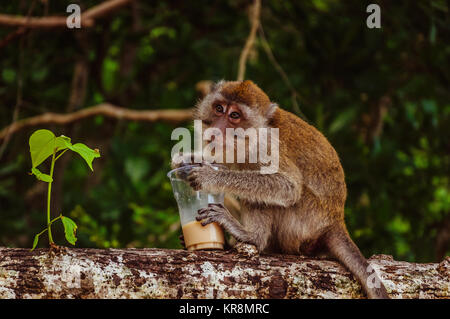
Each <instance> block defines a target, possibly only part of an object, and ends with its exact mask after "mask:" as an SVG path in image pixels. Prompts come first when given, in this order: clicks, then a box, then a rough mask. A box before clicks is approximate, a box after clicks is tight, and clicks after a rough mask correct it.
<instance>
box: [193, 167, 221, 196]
mask: <svg viewBox="0 0 450 319" xmlns="http://www.w3.org/2000/svg"><path fill="white" fill-rule="evenodd" d="M216 175H217V171H216V170H215V169H214V168H212V166H211V165H210V164H208V163H203V164H202V165H201V166H199V167H195V168H193V169H191V170H190V172H189V174H188V177H187V180H188V182H189V184H190V185H191V187H192V188H193V189H194V190H196V191H199V190H203V191H205V192H214V191H216V190H214V189H213V186H214V184H215V182H214V180H215V179H216Z"/></svg>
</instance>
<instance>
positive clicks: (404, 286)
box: [0, 248, 450, 298]
mask: <svg viewBox="0 0 450 319" xmlns="http://www.w3.org/2000/svg"><path fill="white" fill-rule="evenodd" d="M48 251H49V250H48V249H36V250H35V251H33V252H30V251H29V249H11V248H0V298H364V295H363V293H362V291H361V286H360V285H359V284H358V283H357V282H356V281H355V280H354V279H353V277H352V275H351V274H350V273H349V272H348V271H347V270H345V269H344V268H343V267H342V266H341V265H340V264H339V263H337V262H335V261H329V260H323V259H311V258H306V257H302V256H290V255H262V256H256V257H252V258H249V257H246V256H244V255H242V254H236V253H234V252H232V251H214V252H207V251H199V252H188V251H184V250H175V249H108V250H102V249H66V250H65V251H61V252H59V253H56V254H50V253H49V252H48ZM369 262H370V263H371V264H372V265H373V267H374V268H375V269H377V272H378V273H379V274H380V276H381V278H382V280H383V283H384V284H385V286H386V288H387V291H388V293H389V295H390V296H391V297H392V298H449V297H450V292H449V287H450V257H447V259H445V260H444V261H442V262H441V263H436V264H415V263H407V262H402V261H394V260H393V259H392V257H390V256H386V255H378V256H376V257H373V258H371V259H370V260H369Z"/></svg>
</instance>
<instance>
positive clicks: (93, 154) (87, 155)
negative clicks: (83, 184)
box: [70, 143, 100, 171]
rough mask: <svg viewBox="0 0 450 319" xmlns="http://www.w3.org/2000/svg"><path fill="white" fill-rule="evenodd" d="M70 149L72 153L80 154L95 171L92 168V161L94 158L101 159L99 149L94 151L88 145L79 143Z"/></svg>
mask: <svg viewBox="0 0 450 319" xmlns="http://www.w3.org/2000/svg"><path fill="white" fill-rule="evenodd" d="M70 149H71V150H72V151H74V152H77V153H78V154H80V156H81V157H82V158H84V160H85V161H86V163H87V164H88V166H89V168H90V169H91V171H93V170H94V169H93V168H92V161H93V160H94V158H97V157H100V152H99V151H98V150H97V149H95V150H93V149H91V148H89V147H87V146H86V145H84V144H83V143H77V144H75V145H73V146H72V147H70Z"/></svg>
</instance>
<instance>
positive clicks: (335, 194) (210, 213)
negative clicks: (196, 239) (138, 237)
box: [189, 81, 388, 298]
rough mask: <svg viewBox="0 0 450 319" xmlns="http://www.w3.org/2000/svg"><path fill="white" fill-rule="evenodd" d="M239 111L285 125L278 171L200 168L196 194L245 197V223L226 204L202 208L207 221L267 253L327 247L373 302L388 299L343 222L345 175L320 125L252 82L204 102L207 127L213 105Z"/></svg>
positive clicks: (221, 88) (249, 119)
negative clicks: (371, 281) (373, 284)
mask: <svg viewBox="0 0 450 319" xmlns="http://www.w3.org/2000/svg"><path fill="white" fill-rule="evenodd" d="M215 100H220V101H222V102H223V103H228V104H237V105H239V106H240V109H241V110H242V113H244V118H243V120H242V122H241V123H239V127H243V128H247V127H262V126H267V127H274V128H279V154H280V157H279V158H280V166H279V171H278V172H277V173H275V174H261V173H260V172H259V170H258V168H259V165H249V164H244V165H228V166H229V169H226V170H220V171H215V170H213V169H211V168H210V167H209V166H203V167H200V168H195V169H193V170H192V171H191V173H190V175H189V181H190V182H191V185H192V187H194V188H195V189H203V190H205V191H210V192H218V191H223V192H225V193H227V194H231V195H234V196H236V197H238V198H239V199H240V200H241V204H242V209H241V223H242V225H241V223H239V222H238V221H237V220H236V219H235V218H234V217H233V216H232V215H231V214H230V213H229V212H228V210H227V209H226V208H224V207H218V206H211V207H209V208H207V209H203V210H201V212H200V211H199V214H200V215H199V220H202V221H203V223H204V224H207V223H209V222H218V223H219V224H221V225H222V226H223V227H224V228H225V229H226V230H227V231H228V232H229V233H230V234H231V235H232V236H233V237H235V238H236V239H237V240H239V241H242V242H247V243H252V244H254V245H256V246H257V248H258V249H259V250H260V251H266V252H278V253H288V254H308V255H311V254H315V253H318V252H320V250H322V249H324V250H325V251H327V252H329V253H331V254H332V255H333V256H334V257H336V258H337V259H338V260H340V261H341V262H342V263H343V264H344V265H345V266H346V267H347V268H348V269H349V270H350V271H351V272H352V273H353V274H354V275H355V276H356V277H357V278H358V280H359V281H360V282H361V284H362V286H363V288H364V289H365V291H366V292H367V294H368V296H369V297H371V298H388V295H387V293H386V290H385V288H384V286H383V285H382V284H381V288H378V289H375V288H373V289H369V287H368V286H367V279H368V276H369V275H370V274H368V273H367V266H368V263H367V261H366V260H365V258H364V257H363V256H362V254H361V253H360V251H359V249H358V248H357V247H356V245H355V244H354V243H353V241H352V240H351V239H350V237H349V235H348V232H347V230H346V227H345V222H344V205H345V199H346V196H347V190H346V185H345V177H344V171H343V169H342V166H341V164H340V161H339V157H338V155H337V153H336V151H335V150H334V148H333V147H332V146H331V144H330V143H329V142H328V141H327V139H326V138H325V137H324V136H323V135H322V134H321V133H320V132H319V131H318V130H317V129H316V128H314V127H313V126H311V125H309V124H307V123H306V122H304V121H303V120H301V119H300V118H298V117H297V116H295V115H294V114H292V113H289V112H287V111H285V110H282V109H279V108H275V107H274V105H275V104H273V103H271V102H270V100H269V98H268V97H267V95H266V94H265V93H264V92H263V91H262V90H261V89H260V88H259V87H258V86H256V85H255V84H254V83H253V82H251V81H245V82H219V83H218V84H217V85H216V87H215V88H214V89H213V90H212V92H211V93H210V94H209V95H208V96H206V97H205V99H204V100H203V101H201V102H200V103H199V104H198V105H197V116H198V118H199V119H202V120H203V122H204V127H209V126H214V123H215V117H214V115H213V114H212V107H211V103H214V102H213V101H215Z"/></svg>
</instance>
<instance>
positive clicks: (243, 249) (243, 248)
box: [233, 242, 259, 258]
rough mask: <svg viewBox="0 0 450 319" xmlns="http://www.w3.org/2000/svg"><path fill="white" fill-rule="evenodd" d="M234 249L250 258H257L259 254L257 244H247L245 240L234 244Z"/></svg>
mask: <svg viewBox="0 0 450 319" xmlns="http://www.w3.org/2000/svg"><path fill="white" fill-rule="evenodd" d="M233 249H234V250H236V252H237V253H238V254H240V255H244V256H246V257H249V258H255V257H258V256H259V252H258V249H257V248H256V246H255V245H252V244H247V243H243V242H237V243H236V245H234V246H233Z"/></svg>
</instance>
